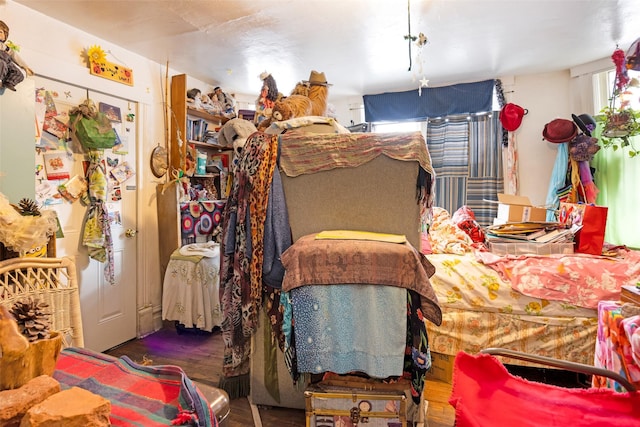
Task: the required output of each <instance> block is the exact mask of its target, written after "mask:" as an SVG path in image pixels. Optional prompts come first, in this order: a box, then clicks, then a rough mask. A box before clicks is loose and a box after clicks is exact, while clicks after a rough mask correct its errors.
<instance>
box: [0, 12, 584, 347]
mask: <svg viewBox="0 0 640 427" xmlns="http://www.w3.org/2000/svg"><path fill="white" fill-rule="evenodd" d="M0 16H1V17H2V20H4V21H5V22H7V23H8V25H9V26H10V28H11V34H10V35H11V40H13V41H14V42H15V43H17V44H18V45H20V46H21V48H22V50H21V52H20V53H21V55H22V56H23V58H24V59H25V60H26V62H27V63H28V64H29V65H30V67H31V68H32V69H33V70H34V71H35V72H36V73H37V74H39V75H43V76H46V77H50V78H55V79H58V80H61V81H64V82H70V83H73V84H77V85H81V86H84V87H87V88H90V89H93V90H97V91H102V92H106V93H109V94H112V95H114V96H119V97H122V98H125V99H130V100H133V101H137V102H139V103H140V104H141V107H142V108H141V112H142V113H141V114H140V117H138V119H139V120H140V121H139V126H138V128H139V129H140V135H139V140H140V141H142V144H141V146H139V147H138V150H137V154H138V164H137V168H136V169H137V175H136V179H137V185H138V189H139V201H138V208H139V214H138V225H139V230H138V231H139V247H140V249H139V261H138V266H139V273H138V283H139V290H138V307H139V309H145V308H146V309H148V308H149V307H152V308H153V314H154V326H153V327H155V328H157V327H159V326H160V313H161V297H162V278H161V277H160V269H159V262H158V250H157V248H158V230H157V218H156V203H155V188H156V184H157V183H160V182H164V180H162V179H160V180H159V179H156V178H155V177H154V176H153V175H152V174H151V171H150V169H149V166H148V163H149V156H150V153H151V150H152V149H153V148H154V147H155V146H156V145H157V144H158V143H160V144H163V143H164V141H165V133H164V126H165V125H164V113H163V95H164V90H165V88H164V77H165V73H166V69H165V66H166V64H158V63H155V62H152V61H149V60H147V59H145V58H144V57H141V56H139V55H136V54H134V53H132V52H129V51H127V50H125V49H122V48H120V47H118V46H115V45H112V44H110V43H108V42H107V41H105V40H101V39H98V38H97V37H94V36H92V35H91V34H88V33H84V32H82V31H78V30H76V29H74V28H72V27H69V26H68V25H66V24H63V23H60V22H58V21H55V20H52V19H50V18H48V17H47V16H45V15H42V14H40V13H37V12H34V11H32V10H31V9H28V8H26V7H24V6H22V5H19V4H16V3H14V2H13V1H11V0H8V1H6V3H3V2H0ZM92 45H99V46H101V47H102V48H103V49H104V50H105V51H106V52H109V51H112V52H113V53H114V55H115V57H117V60H115V59H114V60H113V62H118V63H122V64H123V65H125V66H127V67H129V68H132V69H133V70H134V83H135V86H133V87H129V86H126V85H122V84H119V83H115V82H111V81H109V80H106V79H102V78H99V77H95V76H91V75H90V74H89V69H88V67H87V65H86V64H85V55H84V54H83V52H84V50H85V49H87V48H89V47H91V46H92ZM169 65H170V64H169ZM179 73H180V71H179V70H171V69H170V70H169V76H171V75H174V74H179ZM212 77H214V76H212ZM188 82H189V84H190V85H193V86H194V87H198V88H200V89H201V90H204V91H207V90H208V89H209V88H211V87H212V86H211V85H210V84H208V83H205V82H201V81H197V80H194V79H189V80H188ZM503 84H504V88H505V91H506V92H508V93H507V94H506V97H507V100H508V102H514V103H516V104H518V105H521V106H522V107H524V108H526V109H528V110H529V114H528V115H527V116H526V117H525V118H524V120H523V122H522V126H521V127H520V129H518V131H517V133H516V137H517V140H518V147H519V152H520V155H519V161H520V194H522V195H527V196H529V197H530V198H531V200H532V202H533V203H535V204H544V202H545V199H546V193H547V187H548V184H549V177H550V174H551V170H552V168H553V163H554V161H555V155H556V150H557V147H555V146H554V145H553V144H550V143H548V142H545V141H543V140H542V129H543V128H544V125H545V124H546V123H548V122H549V121H551V120H553V119H554V118H557V117H563V118H568V119H570V118H571V113H572V112H573V111H571V110H570V105H571V103H570V100H569V95H570V93H569V92H570V73H569V70H567V71H561V72H557V73H549V74H543V75H528V76H517V77H514V78H510V79H503ZM511 91H512V92H511ZM205 93H206V92H205ZM257 95H258V94H255V95H252V94H236V96H237V99H238V100H241V101H243V102H246V103H247V104H248V105H249V104H253V103H254V102H255V99H256V98H257ZM329 103H331V104H332V105H333V106H334V107H335V112H336V115H337V118H338V121H339V122H340V123H342V124H344V125H346V126H348V125H349V124H350V122H351V120H353V121H354V122H355V123H359V122H360V118H361V110H359V106H360V105H361V103H362V98H361V97H350V98H345V99H339V100H338V99H332V97H331V91H329ZM582 112H585V111H581V112H578V114H580V113H582ZM145 332H151V331H141V334H144V333H145Z"/></svg>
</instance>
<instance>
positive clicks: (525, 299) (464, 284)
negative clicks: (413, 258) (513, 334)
mask: <svg viewBox="0 0 640 427" xmlns="http://www.w3.org/2000/svg"><path fill="white" fill-rule="evenodd" d="M425 256H426V258H427V259H428V260H429V262H431V264H433V266H434V267H435V268H436V272H435V274H434V275H433V276H431V279H430V280H431V286H432V287H433V290H434V291H435V293H436V296H437V297H438V302H439V303H440V307H441V308H442V310H443V311H446V310H448V309H450V308H457V309H461V310H471V311H487V312H494V313H504V314H516V315H521V314H523V315H532V316H541V317H542V316H570V317H573V316H578V317H596V311H595V310H594V309H590V308H583V307H578V306H577V305H574V304H570V303H568V302H564V301H555V300H551V299H548V298H541V297H534V296H527V295H524V294H522V293H520V292H517V291H515V290H514V289H513V288H512V287H511V283H510V282H509V281H508V280H505V279H503V278H502V277H501V275H500V273H498V272H497V271H496V270H494V269H492V268H491V267H489V266H487V265H484V264H483V263H482V262H480V261H479V260H478V259H477V258H476V255H475V254H474V253H473V252H467V253H464V254H462V255H455V254H430V255H425Z"/></svg>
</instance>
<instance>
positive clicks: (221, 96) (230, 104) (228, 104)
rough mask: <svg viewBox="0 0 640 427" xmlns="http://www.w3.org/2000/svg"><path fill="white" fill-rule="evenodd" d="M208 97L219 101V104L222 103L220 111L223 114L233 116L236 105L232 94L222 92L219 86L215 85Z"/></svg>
mask: <svg viewBox="0 0 640 427" xmlns="http://www.w3.org/2000/svg"><path fill="white" fill-rule="evenodd" d="M209 97H210V98H211V99H214V100H217V101H219V102H220V104H222V111H223V113H224V114H225V115H227V116H228V117H230V116H235V111H234V108H235V105H236V101H235V99H233V96H232V95H229V94H228V93H225V92H223V91H222V89H221V88H220V86H216V87H215V88H214V89H213V93H212V94H210V95H209Z"/></svg>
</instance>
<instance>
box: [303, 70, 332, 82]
mask: <svg viewBox="0 0 640 427" xmlns="http://www.w3.org/2000/svg"><path fill="white" fill-rule="evenodd" d="M304 82H305V83H309V84H311V85H318V86H331V85H330V84H329V83H327V78H326V77H325V75H324V73H322V72H319V71H315V70H313V71H311V74H310V75H309V80H305V81H304Z"/></svg>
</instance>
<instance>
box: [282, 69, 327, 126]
mask: <svg viewBox="0 0 640 427" xmlns="http://www.w3.org/2000/svg"><path fill="white" fill-rule="evenodd" d="M329 86H331V84H330V83H328V82H327V77H326V76H325V74H324V73H323V72H320V71H315V70H313V71H311V74H310V75H309V80H303V81H302V82H300V83H298V84H297V85H296V87H295V88H294V89H293V91H292V92H291V95H305V96H307V97H308V98H309V99H310V100H311V105H312V107H311V114H310V115H311V116H325V115H326V114H327V98H328V97H329Z"/></svg>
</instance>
